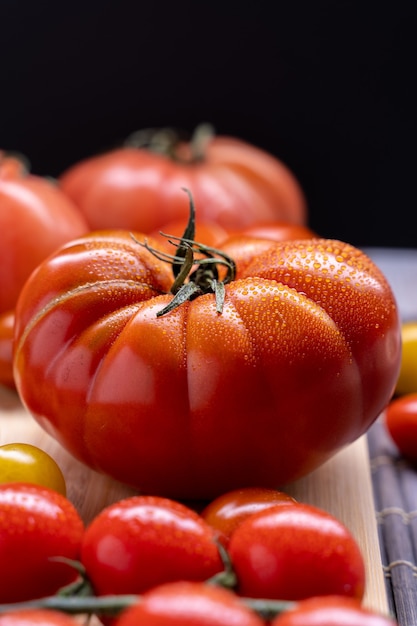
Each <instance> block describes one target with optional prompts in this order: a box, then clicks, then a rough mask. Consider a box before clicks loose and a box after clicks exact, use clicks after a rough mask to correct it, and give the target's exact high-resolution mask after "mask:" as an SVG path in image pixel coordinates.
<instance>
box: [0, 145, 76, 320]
mask: <svg viewBox="0 0 417 626" xmlns="http://www.w3.org/2000/svg"><path fill="white" fill-rule="evenodd" d="M87 230H88V227H87V223H86V221H85V219H84V217H83V216H82V215H81V214H80V212H79V210H78V209H77V208H76V206H75V205H74V203H73V202H72V201H71V200H70V199H69V198H67V196H66V195H65V194H64V193H63V192H62V191H61V190H60V189H59V188H58V186H57V185H56V184H54V183H52V182H51V181H49V180H47V179H46V178H43V177H41V176H35V175H33V174H29V173H28V172H27V170H26V169H25V167H24V165H23V163H21V162H20V161H19V160H18V159H17V158H15V157H8V156H6V155H5V154H4V153H1V152H0V285H1V290H0V313H3V312H4V311H7V310H10V309H13V307H14V305H15V303H16V300H17V298H18V295H19V292H20V289H21V288H22V286H23V284H24V282H25V280H26V278H27V277H28V276H29V274H30V273H31V271H32V270H33V269H34V268H35V267H36V266H37V265H38V264H39V263H40V262H41V261H43V259H44V258H45V257H46V256H47V255H48V254H50V253H51V252H53V251H54V250H56V249H57V248H58V247H59V246H61V245H62V244H63V243H66V242H67V241H69V240H70V239H75V237H79V236H80V235H83V234H84V233H86V232H87Z"/></svg>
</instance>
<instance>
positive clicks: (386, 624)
mask: <svg viewBox="0 0 417 626" xmlns="http://www.w3.org/2000/svg"><path fill="white" fill-rule="evenodd" d="M270 626H397V622H396V621H395V620H394V619H392V618H391V617H389V616H387V615H380V614H378V613H375V612H374V611H371V610H369V609H367V608H365V607H363V606H361V603H360V602H359V601H357V600H355V599H354V598H347V597H342V596H325V597H316V598H308V599H307V600H303V601H301V602H299V603H297V605H296V606H295V607H294V608H293V609H290V610H288V611H285V612H283V613H281V614H280V615H278V616H277V617H275V618H274V619H273V620H272V622H271V623H270Z"/></svg>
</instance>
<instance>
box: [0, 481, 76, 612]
mask: <svg viewBox="0 0 417 626" xmlns="http://www.w3.org/2000/svg"><path fill="white" fill-rule="evenodd" d="M83 532H84V526H83V522H82V520H81V518H80V516H79V514H78V513H77V511H76V509H75V508H74V506H73V505H72V504H71V502H70V501H69V500H67V499H66V498H65V497H64V496H63V495H62V494H60V493H58V492H56V491H54V490H52V489H48V488H47V487H41V486H39V485H34V484H26V483H11V484H3V485H0V563H1V567H0V602H1V603H10V602H19V601H22V600H30V599H33V598H38V597H41V596H47V595H52V594H54V593H55V592H56V591H58V589H60V588H61V587H63V586H64V585H66V584H68V583H70V582H71V581H72V580H74V579H75V578H76V572H75V570H74V568H72V567H71V566H70V565H68V564H66V563H62V562H58V561H54V560H53V559H54V557H65V558H67V559H72V560H75V559H78V558H79V551H80V546H81V539H82V536H83Z"/></svg>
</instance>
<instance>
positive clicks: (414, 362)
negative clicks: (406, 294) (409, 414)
mask: <svg viewBox="0 0 417 626" xmlns="http://www.w3.org/2000/svg"><path fill="white" fill-rule="evenodd" d="M401 337H402V357H401V368H400V374H399V377H398V381H397V386H396V389H395V392H396V394H397V395H404V394H406V393H414V392H417V320H416V321H410V322H404V323H403V325H402V327H401Z"/></svg>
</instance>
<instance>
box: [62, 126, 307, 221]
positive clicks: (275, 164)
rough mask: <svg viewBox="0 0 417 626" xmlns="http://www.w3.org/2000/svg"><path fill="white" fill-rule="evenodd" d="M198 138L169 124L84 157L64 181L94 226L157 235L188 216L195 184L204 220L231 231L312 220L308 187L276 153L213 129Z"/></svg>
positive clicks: (202, 129)
mask: <svg viewBox="0 0 417 626" xmlns="http://www.w3.org/2000/svg"><path fill="white" fill-rule="evenodd" d="M206 129H207V126H206V125H202V126H201V127H200V128H198V129H197V131H196V132H195V133H194V136H193V137H192V138H191V139H190V140H186V141H184V140H181V139H179V137H178V134H175V133H173V132H172V131H169V130H168V129H165V130H162V131H157V132H154V133H152V134H150V135H149V136H148V135H146V133H142V135H141V139H140V140H139V142H136V141H134V142H133V143H132V142H130V143H128V144H127V145H125V146H124V147H121V148H117V149H113V150H110V151H107V152H105V153H104V154H99V155H94V156H91V157H89V158H86V159H83V160H81V161H79V162H77V163H75V164H73V165H72V166H71V167H69V168H68V169H67V170H66V171H64V172H63V173H62V174H61V176H60V178H59V182H60V187H61V189H62V190H63V191H64V192H65V193H66V194H67V195H68V197H69V198H71V200H73V202H75V204H77V206H78V207H79V209H80V211H81V212H82V213H83V214H84V215H85V217H86V219H87V221H88V223H89V225H90V228H91V229H92V230H97V229H103V228H105V229H107V228H123V229H124V228H126V229H129V230H137V231H141V232H144V233H150V232H151V231H153V230H157V229H159V228H160V227H161V226H162V225H164V224H165V223H167V222H169V221H171V220H174V219H182V220H183V221H184V222H185V221H186V220H187V217H188V204H187V200H186V197H185V196H184V194H183V193H182V192H181V188H182V187H187V188H188V189H189V190H190V191H191V193H192V194H193V197H194V199H195V202H196V204H197V206H199V207H200V209H199V211H200V215H199V219H201V220H212V221H214V222H216V223H218V224H219V225H220V226H221V227H223V228H227V229H231V228H240V227H243V226H248V225H250V224H253V223H254V222H259V221H271V220H283V221H286V222H290V223H295V224H301V223H305V221H306V218H307V208H306V200H305V196H304V192H303V190H302V188H301V186H300V183H299V182H298V180H296V178H295V176H294V174H293V173H292V172H291V171H290V170H289V168H288V167H287V166H286V165H285V164H284V163H283V162H282V161H281V160H279V159H277V158H276V157H274V156H273V155H271V154H269V153H267V152H265V151H264V150H261V149H260V148H258V147H255V146H253V145H251V144H249V143H247V142H245V141H242V140H240V139H237V138H234V137H225V136H216V135H215V134H214V133H212V132H210V131H209V132H208V133H207V132H205V131H206Z"/></svg>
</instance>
